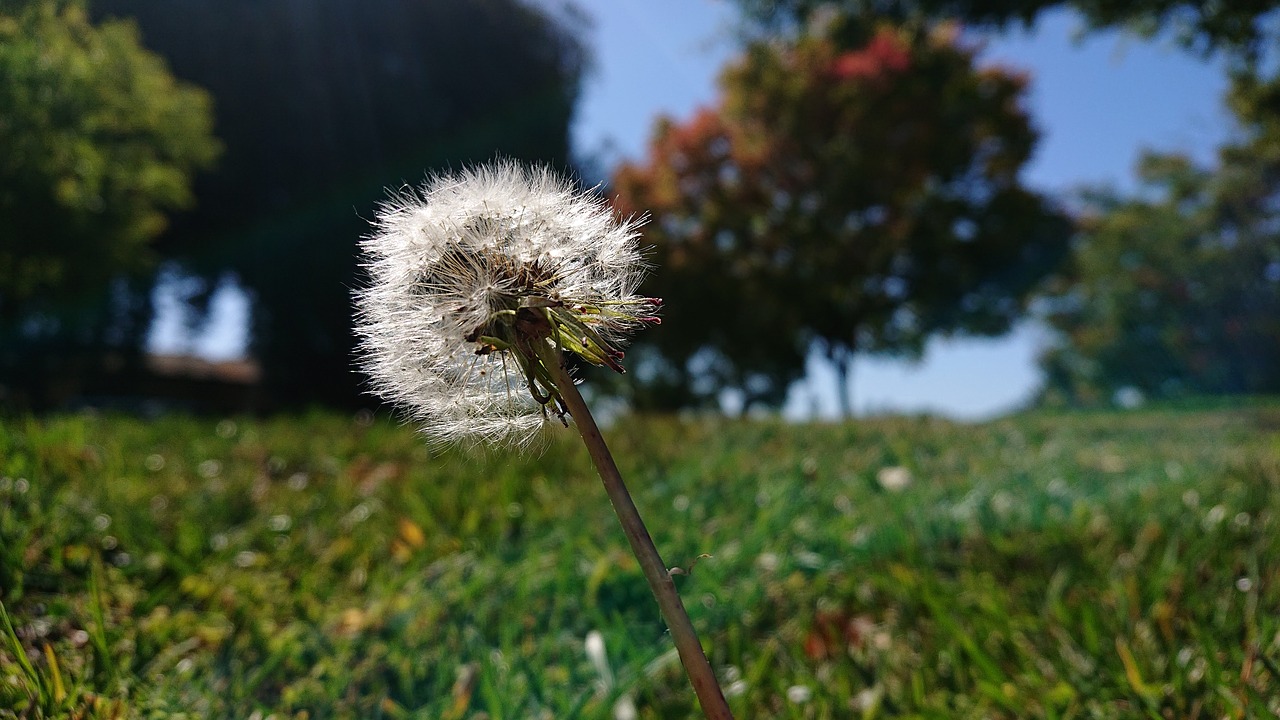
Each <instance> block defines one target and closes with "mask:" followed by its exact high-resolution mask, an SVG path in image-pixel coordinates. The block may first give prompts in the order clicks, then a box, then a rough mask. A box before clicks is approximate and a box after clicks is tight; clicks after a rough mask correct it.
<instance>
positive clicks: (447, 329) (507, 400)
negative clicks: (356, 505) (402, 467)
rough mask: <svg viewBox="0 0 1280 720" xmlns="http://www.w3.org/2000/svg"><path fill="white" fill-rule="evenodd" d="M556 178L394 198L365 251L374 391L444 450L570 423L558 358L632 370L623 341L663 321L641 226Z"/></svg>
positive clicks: (527, 175)
mask: <svg viewBox="0 0 1280 720" xmlns="http://www.w3.org/2000/svg"><path fill="white" fill-rule="evenodd" d="M638 226H639V223H638V222H636V221H633V220H620V219H619V218H618V217H616V216H615V215H614V213H613V212H612V210H610V209H609V208H608V206H607V205H605V203H604V202H603V201H602V200H600V199H599V198H597V197H596V196H594V195H591V194H588V193H580V192H578V191H576V190H574V189H573V188H572V187H571V186H570V185H569V183H568V182H566V181H564V180H562V179H560V178H558V177H556V176H555V175H554V174H552V173H551V172H550V171H548V170H546V169H526V168H523V167H521V166H519V165H516V164H514V163H509V162H499V163H495V164H492V165H490V166H486V167H482V168H478V169H474V170H468V171H464V172H462V173H460V174H458V175H442V176H439V177H436V178H434V179H432V180H430V181H429V182H428V183H427V184H426V185H425V186H423V187H422V188H421V189H419V190H413V189H406V190H403V191H402V192H400V193H398V194H397V195H395V196H394V197H392V198H391V199H390V200H389V201H387V202H386V203H385V204H384V205H383V206H382V208H381V210H380V212H379V213H378V216H377V219H376V220H375V231H374V233H373V234H372V235H370V236H369V237H367V238H365V239H364V241H363V242H362V243H361V246H362V248H363V250H364V253H365V259H364V263H365V266H366V268H367V270H368V273H369V278H370V282H369V284H368V286H367V287H366V288H365V289H363V290H362V291H360V292H359V293H358V295H357V317H358V320H357V327H356V331H357V333H358V334H359V335H360V337H361V355H362V358H363V367H364V370H365V371H366V372H367V373H368V375H369V378H370V380H371V386H372V388H373V390H374V391H375V392H376V393H378V394H379V395H381V396H383V397H384V398H386V399H388V400H390V401H392V402H393V403H396V404H397V405H399V406H401V407H402V408H404V409H405V410H407V411H408V412H409V413H410V414H411V415H412V416H413V417H414V419H416V420H419V421H420V422H421V423H422V429H423V431H424V433H425V434H426V435H427V436H428V437H430V438H432V439H433V440H436V441H438V442H452V441H464V442H466V441H491V442H498V443H510V444H513V445H521V444H524V443H526V442H528V441H530V440H532V439H534V438H535V437H536V436H537V435H538V434H539V432H540V431H541V429H542V428H543V427H544V426H545V425H546V424H547V423H548V422H549V421H560V422H564V423H566V424H567V413H566V411H565V408H564V406H563V403H562V402H561V401H560V399H559V394H558V391H557V389H556V387H555V383H554V382H553V380H552V379H551V373H550V372H549V370H548V368H547V367H546V361H545V358H547V357H548V356H549V353H551V352H557V353H558V351H567V352H571V353H574V354H576V355H578V356H579V357H581V358H582V359H584V360H586V361H588V362H591V363H593V364H596V365H604V366H607V367H610V368H613V369H614V370H618V371H621V370H622V366H621V364H620V360H621V358H622V352H621V350H619V349H618V348H619V347H620V345H621V343H622V339H623V337H624V336H625V335H626V334H627V333H628V332H629V331H631V330H633V329H635V328H637V327H639V326H640V325H643V324H645V323H650V322H657V318H656V317H655V315H656V311H657V308H658V306H659V303H658V301H656V300H652V299H649V298H644V297H640V296H639V295H637V294H636V288H637V286H638V285H639V282H640V280H641V279H642V277H643V275H644V271H645V268H646V266H645V264H644V261H643V258H642V257H641V254H640V249H639V243H638V232H637V228H638Z"/></svg>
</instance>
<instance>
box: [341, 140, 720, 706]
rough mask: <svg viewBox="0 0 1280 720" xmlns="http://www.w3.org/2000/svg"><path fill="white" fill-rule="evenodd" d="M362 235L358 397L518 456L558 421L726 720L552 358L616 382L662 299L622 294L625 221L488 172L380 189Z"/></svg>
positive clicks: (687, 663)
mask: <svg viewBox="0 0 1280 720" xmlns="http://www.w3.org/2000/svg"><path fill="white" fill-rule="evenodd" d="M374 227H375V229H374V232H373V234H372V235H370V236H369V237H367V238H365V239H364V241H363V242H362V243H361V247H362V249H363V250H364V253H365V260H364V263H365V266H366V268H367V269H368V273H369V280H370V282H369V284H368V285H367V287H365V288H364V289H363V290H361V291H360V292H359V293H358V294H357V298H356V300H357V326H356V331H357V333H358V335H359V336H360V338H361V344H360V350H361V358H362V362H363V367H364V370H365V371H366V372H367V373H368V375H369V378H370V381H371V385H372V388H373V389H374V390H375V391H376V392H377V393H378V394H380V395H382V396H383V397H384V398H386V399H388V400H390V401H392V402H393V403H395V404H397V405H399V406H400V407H402V408H403V409H404V410H405V411H406V412H408V413H409V415H410V416H411V417H412V418H413V419H415V420H417V421H419V422H420V423H421V427H422V430H423V432H424V433H425V434H426V435H427V436H428V437H429V438H431V439H432V440H434V441H435V442H437V443H450V442H462V443H480V442H493V443H502V444H510V445H514V446H522V445H525V444H527V443H529V442H531V441H533V440H534V439H536V438H537V437H538V436H539V435H540V434H541V433H542V430H543V428H545V427H547V426H548V425H551V424H556V423H559V424H563V425H564V426H566V427H567V426H569V424H570V420H572V421H573V424H574V425H576V427H577V430H578V432H579V434H581V436H582V439H583V442H584V443H585V444H586V446H587V450H588V452H589V453H590V455H591V459H592V461H593V462H594V463H595V466H596V469H597V470H598V471H599V473H600V478H601V480H602V481H603V482H604V486H605V491H606V492H607V493H608V495H609V500H610V501H611V502H612V504H613V507H614V510H615V511H616V512H617V514H618V520H619V521H620V522H621V524H622V528H623V531H624V533H625V534H626V536H627V540H628V542H630V544H631V549H632V551H633V552H634V553H635V555H636V559H637V560H638V561H639V564H640V567H641V569H642V570H643V571H644V575H645V579H646V580H647V581H648V582H649V587H650V589H651V590H652V591H653V594H654V597H655V598H656V599H657V601H658V605H659V607H660V608H661V609H662V614H663V616H664V618H665V619H666V621H667V625H668V627H669V628H670V630H671V638H672V640H673V642H674V643H675V645H676V649H677V651H678V652H679V654H680V659H681V661H682V662H683V664H684V667H685V670H686V672H687V673H688V675H689V680H690V682H691V683H692V685H693V689H694V692H695V693H696V694H697V696H698V700H699V702H700V703H701V705H702V710H703V713H704V714H705V715H706V716H707V717H708V718H717V719H724V718H728V719H730V720H731V719H732V717H733V716H732V714H731V713H730V712H729V707H728V704H727V703H726V702H725V699H724V694H723V693H722V692H721V690H720V687H719V685H718V683H717V681H716V678H715V674H714V672H713V671H712V670H711V665H710V664H709V663H708V662H707V658H706V655H705V654H704V653H703V650H702V645H701V643H700V642H699V640H698V637H697V634H696V633H695V632H694V629H693V624H692V622H690V620H689V616H688V614H687V613H686V612H685V609H684V604H683V603H682V602H681V600H680V596H679V594H678V593H677V592H676V589H675V584H674V582H673V581H672V578H671V573H670V572H669V571H668V570H667V568H666V566H665V565H664V564H663V562H662V558H661V556H660V555H659V554H658V551H657V549H656V548H655V547H654V545H653V540H652V539H651V538H650V536H649V532H648V530H647V529H646V528H645V525H644V522H643V521H642V520H641V519H640V514H639V512H638V511H637V510H636V507H635V503H634V502H633V501H632V499H631V495H630V493H629V492H628V491H627V488H626V485H625V484H624V483H623V481H622V476H621V474H620V473H619V472H618V467H617V465H616V463H615V462H614V460H613V456H612V455H611V454H610V453H609V449H608V447H607V446H606V445H605V443H604V439H603V437H602V436H601V434H600V429H599V428H598V427H597V425H596V423H595V420H594V418H593V417H592V415H591V412H590V410H589V409H588V408H587V405H586V403H585V402H584V401H583V399H582V395H581V393H579V392H578V388H577V385H576V384H575V381H574V380H573V378H572V377H571V376H570V374H569V371H568V369H567V367H566V365H565V362H564V358H565V355H566V354H572V355H575V356H577V357H578V358H580V359H581V360H583V361H586V362H589V363H591V364H594V365H601V366H605V367H609V368H611V369H613V370H616V371H618V372H622V370H623V368H622V364H621V360H622V357H623V353H622V350H621V346H622V343H623V340H624V339H625V337H626V336H627V335H628V334H629V333H630V332H631V331H633V330H635V329H637V328H639V327H641V326H644V325H648V324H656V323H657V322H658V318H657V311H658V309H659V307H660V306H661V302H660V301H658V300H656V299H653V298H646V297H643V296H641V295H639V294H638V293H637V288H638V286H639V284H640V281H641V279H642V278H643V276H644V273H645V270H646V265H645V263H644V259H643V257H642V256H641V252H640V247H639V233H638V228H639V223H638V221H636V220H632V219H620V218H618V217H617V216H615V214H614V213H613V212H612V211H611V210H610V209H609V208H608V206H607V205H606V204H605V203H604V202H603V201H602V200H600V199H599V198H597V197H596V196H594V195H592V194H590V193H582V192H578V191H576V190H574V189H573V187H572V186H571V185H570V184H569V183H567V182H566V181H564V180H562V179H560V178H559V177H557V176H555V175H554V174H552V173H551V172H550V171H548V170H545V169H530V168H525V167H522V166H520V165H517V164H515V163H512V162H497V163H494V164H491V165H489V166H485V167H481V168H477V169H472V170H466V171H463V172H462V173H459V174H457V175H441V176H438V177H435V178H433V179H431V180H430V181H428V182H427V183H426V185H424V186H423V187H422V188H420V189H416V190H415V189H406V190H403V191H401V192H399V193H397V194H395V195H394V196H393V197H392V198H391V199H390V200H389V201H387V202H386V203H385V204H384V205H383V206H382V208H381V210H380V212H379V214H378V216H377V218H376V220H375V222H374ZM625 710H626V708H623V711H625ZM624 714H625V713H624Z"/></svg>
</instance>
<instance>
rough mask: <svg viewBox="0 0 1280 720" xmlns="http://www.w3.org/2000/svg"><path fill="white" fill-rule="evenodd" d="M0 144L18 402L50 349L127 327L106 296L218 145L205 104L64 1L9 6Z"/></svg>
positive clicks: (0, 216) (142, 255)
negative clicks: (21, 390)
mask: <svg viewBox="0 0 1280 720" xmlns="http://www.w3.org/2000/svg"><path fill="white" fill-rule="evenodd" d="M0 148H3V151H2V152H0V385H6V384H7V385H9V386H11V388H12V391H13V392H15V393H16V392H17V390H18V389H20V388H31V387H36V386H38V385H39V384H40V383H38V382H35V381H36V379H37V376H38V375H40V374H42V373H45V372H47V371H48V370H49V367H48V365H49V363H48V361H50V357H49V356H50V355H52V354H55V353H53V352H52V351H55V350H56V351H57V352H56V355H57V356H59V358H58V359H61V360H67V359H68V355H69V354H74V353H75V352H77V351H80V350H84V349H86V348H90V347H94V346H100V345H102V344H104V343H106V344H115V343H114V341H115V340H116V339H119V338H120V337H122V336H124V335H128V334H130V333H131V332H132V331H133V328H132V321H131V317H132V314H133V310H134V308H132V307H130V304H129V303H127V302H112V300H113V298H114V296H116V295H118V294H119V293H118V292H117V290H119V289H120V288H123V287H125V286H126V285H127V284H128V280H127V278H128V277H129V276H130V275H131V274H134V273H138V272H141V271H144V270H146V269H147V267H148V266H149V264H150V262H151V261H152V260H153V259H154V255H153V253H151V252H150V243H151V242H152V241H153V240H154V239H155V238H156V237H157V236H158V235H159V234H160V233H161V231H162V230H163V229H164V228H165V225H166V222H167V219H168V214H169V213H170V212H172V211H174V210H177V209H180V208H183V207H187V206H189V205H190V203H191V201H192V193H191V183H192V176H193V174H194V172H195V171H196V170H198V169H200V168H204V167H208V166H209V165H210V164H211V163H212V161H213V160H214V158H215V156H216V154H217V150H218V145H217V143H216V141H215V140H214V139H213V135H212V114H211V109H210V103H209V97H208V96H207V95H206V94H205V93H204V92H203V91H201V90H199V89H197V88H195V87H194V86H192V85H189V84H186V83H181V82H177V81H175V80H174V78H173V77H172V76H171V75H170V74H169V71H168V69H167V67H166V66H165V63H164V62H163V61H162V60H161V59H160V58H159V57H158V56H156V55H154V54H152V53H150V52H147V51H146V50H145V49H143V48H142V46H141V45H140V44H139V41H138V35H137V32H136V31H135V29H134V27H133V26H132V24H130V23H126V22H108V23H102V24H99V25H94V24H92V23H91V22H90V21H89V19H88V17H87V15H86V11H85V7H84V5H83V3H81V2H76V1H74V0H62V1H55V0H21V1H14V0H10V1H9V2H5V3H3V4H2V5H0ZM113 281H116V282H115V287H114V288H113V287H111V285H112V282H113ZM86 320H87V322H86ZM0 394H2V393H0ZM26 399H27V400H33V401H39V398H26Z"/></svg>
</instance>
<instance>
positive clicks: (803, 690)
mask: <svg viewBox="0 0 1280 720" xmlns="http://www.w3.org/2000/svg"><path fill="white" fill-rule="evenodd" d="M787 699H788V700H790V701H791V702H793V703H795V704H796V705H803V704H804V703H807V702H809V701H810V700H812V699H813V690H811V689H809V686H807V685H792V686H791V687H789V688H787Z"/></svg>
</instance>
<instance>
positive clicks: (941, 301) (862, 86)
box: [614, 26, 1069, 411]
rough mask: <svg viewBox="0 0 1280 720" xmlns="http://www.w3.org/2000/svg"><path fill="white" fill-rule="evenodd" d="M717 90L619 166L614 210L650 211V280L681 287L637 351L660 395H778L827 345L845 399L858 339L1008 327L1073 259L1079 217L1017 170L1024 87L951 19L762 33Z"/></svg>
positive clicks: (907, 348) (890, 347)
mask: <svg viewBox="0 0 1280 720" xmlns="http://www.w3.org/2000/svg"><path fill="white" fill-rule="evenodd" d="M721 89H722V92H723V97H722V99H721V101H720V103H719V105H718V106H717V107H715V108H713V109H708V110H704V111H702V112H701V113H699V114H698V115H697V116H696V117H694V118H693V119H692V120H690V121H689V122H687V123H684V124H680V123H675V122H672V121H664V122H663V123H662V124H661V125H660V126H659V129H658V132H657V134H656V136H655V138H654V140H653V144H652V146H651V148H650V153H649V157H648V159H647V160H646V161H645V162H644V163H643V164H626V165H624V166H622V167H621V168H620V169H619V170H618V172H617V174H616V176H615V178H614V186H615V188H616V190H617V192H618V194H619V200H618V204H619V206H620V207H621V208H623V209H624V210H628V211H642V210H648V211H650V212H652V214H653V217H654V221H653V222H652V223H651V224H650V225H649V230H648V238H649V239H650V241H652V242H653V243H654V245H655V246H656V248H657V257H656V262H657V263H658V265H659V266H661V268H662V271H661V272H659V273H656V274H655V275H654V278H653V281H652V284H651V287H650V288H649V290H650V291H651V292H652V293H653V294H656V295H658V296H661V297H664V298H666V299H667V300H668V301H669V303H668V308H669V309H668V311H667V312H666V314H665V316H664V322H665V323H666V327H664V330H663V332H662V333H654V334H653V338H652V339H651V341H652V342H654V343H655V345H653V346H652V349H649V348H642V353H641V354H642V360H650V358H651V357H652V356H655V355H656V356H657V357H658V358H659V359H660V363H659V366H660V371H657V372H651V373H648V374H646V372H645V371H644V370H643V369H641V368H639V367H638V369H640V370H641V372H640V375H641V379H642V380H646V381H648V380H649V378H648V377H647V376H646V375H652V376H653V377H654V379H655V382H656V383H657V384H658V386H659V388H661V389H662V391H663V393H664V397H662V398H651V399H650V400H652V401H653V402H656V403H659V404H662V403H665V404H678V403H684V402H689V401H692V400H697V399H702V400H708V399H714V397H715V396H716V395H717V394H718V393H719V392H720V391H722V390H725V389H732V390H736V391H738V392H740V393H742V394H743V395H744V397H745V398H746V400H747V403H748V404H751V403H753V402H758V403H767V404H769V403H771V404H776V403H778V402H779V401H781V399H782V398H783V397H784V394H785V391H786V387H787V385H788V384H789V383H790V382H791V381H792V380H794V379H795V378H797V377H798V376H799V375H800V374H802V373H803V372H804V358H805V355H806V353H807V350H808V349H809V348H810V347H811V346H812V344H813V343H815V342H816V343H818V345H819V346H820V347H821V348H822V349H823V350H824V351H825V353H826V355H827V357H828V358H829V359H830V360H831V361H832V362H833V363H834V365H835V367H836V368H837V369H838V371H839V372H840V374H841V377H842V378H843V379H844V385H845V386H846V387H844V388H842V393H841V395H842V398H843V401H844V402H846V403H847V402H848V399H849V394H848V391H847V384H848V383H847V373H848V368H849V366H850V363H851V361H852V358H853V356H854V354H855V353H860V352H868V353H882V354H898V355H908V356H911V355H917V354H918V353H919V352H920V351H921V350H922V349H923V346H924V342H925V340H926V339H927V338H928V337H929V336H931V335H933V334H935V333H953V332H960V333H973V334H983V335H990V334H998V333H1002V332H1005V331H1007V329H1008V328H1009V326H1010V324H1011V323H1012V322H1013V321H1014V320H1015V319H1017V318H1018V317H1019V316H1020V314H1021V313H1022V311H1023V309H1024V304H1025V301H1026V299H1027V298H1028V296H1029V293H1030V292H1031V291H1032V290H1033V288H1034V287H1035V286H1036V284H1037V283H1038V282H1039V281H1040V280H1041V278H1043V277H1044V275H1046V274H1047V273H1048V272H1049V271H1050V270H1052V269H1053V267H1054V266H1055V263H1057V262H1058V261H1059V259H1060V258H1061V257H1062V255H1063V254H1064V253H1065V250H1066V242H1067V238H1068V234H1069V224H1068V222H1067V220H1066V219H1065V217H1064V216H1063V215H1061V214H1060V213H1059V212H1058V211H1057V210H1056V209H1055V208H1054V207H1053V206H1052V205H1051V203H1049V202H1048V201H1047V200H1046V199H1045V198H1044V197H1042V196H1040V195H1038V194H1036V193H1034V192H1031V191H1029V190H1027V189H1026V188H1025V187H1023V186H1022V185H1021V183H1020V181H1019V178H1018V174H1019V171H1020V169H1021V168H1022V166H1023V164H1024V163H1025V162H1026V161H1027V159H1028V157H1029V156H1030V153H1031V150H1032V147H1033V145H1034V143H1035V140H1036V135H1035V132H1034V130H1033V129H1032V127H1031V124H1030V122H1029V120H1028V118H1027V115H1026V113H1025V111H1024V109H1023V107H1022V97H1023V93H1024V89H1025V81H1024V80H1023V78H1021V77H1019V76H1016V75H1013V74H1010V73H1008V72H1005V71H1002V70H997V69H979V68H976V67H975V66H974V57H973V52H972V51H971V50H969V49H967V48H965V47H963V46H961V45H960V44H958V43H957V41H956V39H955V37H954V34H953V33H951V32H948V31H947V30H946V29H945V28H944V29H941V30H939V31H936V32H931V33H925V32H917V31H910V30H903V29H894V28H891V27H888V26H881V27H880V28H879V29H878V30H876V32H874V33H873V34H872V35H871V37H870V39H869V40H868V41H867V42H866V44H865V45H863V46H861V47H859V48H857V49H854V50H841V49H840V47H839V46H838V45H837V44H836V43H835V42H832V41H831V40H829V39H827V38H825V37H810V36H806V37H802V38H800V39H798V40H797V41H795V42H792V43H787V44H783V43H776V42H770V43H758V44H755V45H753V46H751V47H750V48H749V50H748V52H747V54H746V56H745V57H744V58H743V59H742V60H741V61H740V62H739V63H737V64H735V65H734V66H732V67H730V68H729V69H728V70H727V71H726V72H725V73H724V75H723V77H722V79H721ZM641 365H643V363H641ZM846 411H847V407H846Z"/></svg>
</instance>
